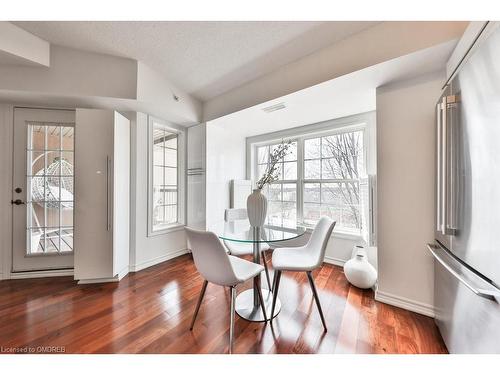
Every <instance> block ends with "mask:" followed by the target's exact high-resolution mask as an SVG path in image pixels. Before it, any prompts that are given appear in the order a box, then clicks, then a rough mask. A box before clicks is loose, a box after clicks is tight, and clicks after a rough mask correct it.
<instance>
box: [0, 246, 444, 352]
mask: <svg viewBox="0 0 500 375" xmlns="http://www.w3.org/2000/svg"><path fill="white" fill-rule="evenodd" d="M269 255H271V254H269ZM268 258H269V261H268V263H269V266H270V267H271V276H272V273H273V271H272V265H271V262H270V259H271V256H269V257H268ZM313 276H314V279H315V283H316V286H317V289H318V294H319V298H320V300H321V305H322V307H323V312H324V314H325V319H326V323H327V326H328V332H327V333H324V332H323V327H322V324H321V319H320V317H319V313H318V310H317V307H316V304H315V302H314V299H313V295H312V292H311V289H310V286H309V282H308V280H307V276H306V274H305V273H293V272H285V273H284V274H283V277H282V281H281V285H280V290H279V298H280V300H281V302H282V308H281V312H280V314H279V315H278V317H277V318H276V319H275V320H274V322H273V325H272V326H271V324H269V323H267V324H262V323H254V322H248V321H246V320H244V319H241V318H239V317H237V318H236V323H235V346H234V351H235V352H236V353H446V347H445V346H444V343H443V341H442V339H441V336H440V335H439V332H438V330H437V328H436V327H435V324H434V322H433V320H432V319H431V318H428V317H425V316H422V315H419V314H415V313H412V312H409V311H406V310H402V309H399V308H396V307H393V306H389V305H385V304H383V303H379V302H376V301H375V300H374V296H373V291H371V290H368V291H365V290H360V289H357V288H355V287H353V286H351V285H350V284H349V283H348V282H347V280H346V279H345V276H344V274H343V271H342V269H341V268H340V267H337V266H332V265H327V264H325V265H324V266H323V267H321V268H320V269H318V270H316V271H314V272H313ZM202 282H203V279H202V277H201V276H200V275H199V274H198V272H197V271H196V268H195V267H194V264H193V261H192V258H191V256H190V255H184V256H181V257H178V258H175V259H172V260H170V261H168V262H164V263H162V264H159V265H156V266H153V267H150V268H148V269H145V270H143V271H140V272H136V273H131V274H129V275H128V276H126V277H125V278H124V279H123V280H122V281H120V282H119V283H107V284H94V285H78V284H77V283H76V282H75V281H73V279H72V278H70V277H54V278H43V279H25V280H4V281H1V282H0V345H1V346H4V347H5V346H10V347H26V346H30V347H38V346H48V345H50V346H62V347H64V348H65V349H66V352H67V353H226V352H227V350H228V338H229V293H228V289H227V288H222V287H219V286H216V285H211V284H209V286H208V288H207V292H206V295H205V299H204V302H203V304H202V306H201V309H200V312H199V315H198V319H197V321H196V325H195V328H194V330H193V331H190V330H189V325H190V322H191V318H192V314H193V311H194V307H195V305H196V301H197V298H198V295H199V292H200V290H201V285H202ZM251 287H252V283H251V282H247V283H245V285H243V286H240V287H239V288H238V293H240V292H241V291H243V290H245V289H248V288H251Z"/></svg>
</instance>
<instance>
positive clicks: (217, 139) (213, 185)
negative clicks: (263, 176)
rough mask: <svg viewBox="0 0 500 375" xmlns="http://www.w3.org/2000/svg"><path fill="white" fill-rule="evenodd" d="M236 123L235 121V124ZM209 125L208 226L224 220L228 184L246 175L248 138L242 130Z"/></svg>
mask: <svg viewBox="0 0 500 375" xmlns="http://www.w3.org/2000/svg"><path fill="white" fill-rule="evenodd" d="M233 125H234V124H233ZM206 126H207V128H206V184H207V185H206V226H207V229H208V230H210V229H211V228H214V226H215V225H216V224H217V223H220V222H221V221H223V220H224V210H225V209H226V208H229V191H230V190H229V184H230V181H231V180H233V179H236V180H244V179H245V178H246V138H245V134H244V133H242V132H241V130H240V129H236V128H235V127H233V128H234V129H231V126H228V124H227V123H218V121H211V122H209V123H207V125H206Z"/></svg>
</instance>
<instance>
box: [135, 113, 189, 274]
mask: <svg viewBox="0 0 500 375" xmlns="http://www.w3.org/2000/svg"><path fill="white" fill-rule="evenodd" d="M126 115H127V117H129V118H130V120H131V134H130V141H131V145H130V154H131V160H130V167H131V170H130V270H131V271H138V270H141V269H143V268H146V267H149V266H152V265H154V264H157V263H160V262H162V261H165V260H168V259H171V258H173V257H176V256H178V255H181V254H184V253H186V252H187V250H186V247H187V246H186V236H185V232H184V229H183V228H181V229H180V230H176V231H173V232H170V233H168V234H161V235H154V236H150V237H148V227H147V226H148V216H147V215H148V116H147V115H146V114H144V113H140V112H137V113H126Z"/></svg>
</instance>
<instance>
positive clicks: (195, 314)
mask: <svg viewBox="0 0 500 375" xmlns="http://www.w3.org/2000/svg"><path fill="white" fill-rule="evenodd" d="M207 285H208V281H207V280H205V281H203V286H202V287H201V293H200V297H199V298H198V303H197V304H196V309H195V310H194V315H193V320H192V321H191V327H189V330H190V331H192V330H193V327H194V322H195V321H196V317H197V316H198V311H200V306H201V302H202V301H203V297H204V296H205V291H206V290H207Z"/></svg>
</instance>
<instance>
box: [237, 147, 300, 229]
mask: <svg viewBox="0 0 500 375" xmlns="http://www.w3.org/2000/svg"><path fill="white" fill-rule="evenodd" d="M290 144H291V141H286V142H284V141H282V142H281V143H280V144H279V145H278V146H277V147H274V148H273V151H272V152H271V153H270V154H269V162H268V163H267V167H266V171H265V172H264V174H263V175H262V177H261V178H260V179H259V181H257V189H254V191H253V193H252V194H250V195H249V196H248V198H247V212H248V221H249V222H250V225H251V226H252V227H261V226H263V225H264V223H265V221H266V216H267V199H266V197H265V195H264V194H262V189H263V188H264V186H266V185H268V184H270V183H271V182H273V181H276V180H278V179H279V177H280V176H279V175H280V172H281V171H280V169H279V166H278V163H279V162H280V161H281V160H283V158H284V157H285V156H286V155H287V154H288V149H289V148H290Z"/></svg>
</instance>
